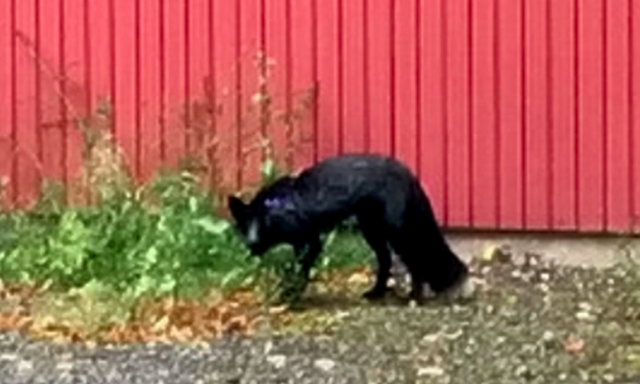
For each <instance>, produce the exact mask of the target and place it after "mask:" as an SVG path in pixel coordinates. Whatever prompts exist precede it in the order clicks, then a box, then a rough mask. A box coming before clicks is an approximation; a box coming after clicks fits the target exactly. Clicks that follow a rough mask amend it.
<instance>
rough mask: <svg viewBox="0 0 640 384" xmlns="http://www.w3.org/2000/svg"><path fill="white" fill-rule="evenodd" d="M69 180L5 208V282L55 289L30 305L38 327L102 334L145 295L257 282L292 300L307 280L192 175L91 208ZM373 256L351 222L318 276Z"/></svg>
mask: <svg viewBox="0 0 640 384" xmlns="http://www.w3.org/2000/svg"><path fill="white" fill-rule="evenodd" d="M274 177H277V170H275V169H274V168H271V167H265V169H263V182H268V181H269V180H270V179H272V178H274ZM61 188H62V187H61V186H60V185H57V184H50V185H49V189H47V190H46V191H44V192H43V193H42V195H41V199H40V201H38V203H37V204H36V205H35V207H34V208H33V209H31V210H25V211H18V210H15V211H12V212H4V213H1V214H0V282H4V283H5V284H7V285H9V286H36V287H43V286H44V287H45V289H42V290H43V291H46V294H43V295H38V296H37V300H36V301H34V302H33V303H31V305H30V309H29V312H30V315H31V316H34V318H35V320H34V321H35V323H36V328H46V327H50V326H51V325H52V324H53V323H55V324H57V325H58V326H62V325H64V326H65V327H67V328H73V327H76V326H77V327H79V326H80V325H79V323H78V322H80V323H83V324H84V326H83V328H84V329H86V330H87V332H89V333H92V332H95V331H97V330H98V329H100V327H103V326H104V325H105V324H123V323H126V322H127V321H128V320H130V318H131V317H132V314H133V313H134V312H135V311H136V308H137V307H138V306H139V305H140V303H142V302H143V301H144V302H149V300H156V301H160V300H164V299H166V298H175V299H177V300H182V299H199V298H204V297H206V295H209V294H210V293H211V292H212V291H214V292H221V293H223V294H231V293H232V292H234V291H239V290H246V289H249V290H251V291H253V292H255V294H256V295H257V296H259V297H261V300H262V301H272V300H273V299H274V298H275V299H276V301H279V302H280V303H282V302H284V303H291V302H292V301H295V300H296V298H298V297H299V296H300V295H301V294H302V292H303V291H304V288H306V285H307V282H306V281H303V279H301V278H300V277H301V276H300V274H299V273H298V272H299V269H298V264H297V262H296V260H295V257H294V255H293V251H292V249H290V247H288V246H280V247H277V248H275V249H273V250H271V251H270V252H268V253H267V254H266V255H265V256H264V257H262V258H256V257H252V256H250V255H249V253H248V251H247V249H246V248H245V247H244V245H243V244H241V242H240V240H239V238H238V236H237V235H236V233H235V232H234V230H233V228H232V224H231V222H230V221H228V220H227V219H225V218H223V217H221V216H219V215H218V214H217V213H216V212H218V210H217V207H216V206H215V205H214V203H213V202H214V201H215V199H213V198H212V196H211V195H210V194H209V193H207V192H205V191H203V189H202V188H200V183H199V180H198V179H197V178H196V177H195V176H194V175H193V174H191V173H188V172H173V173H164V174H160V175H159V176H158V177H157V178H156V179H154V180H152V181H151V182H149V183H148V184H146V185H143V186H142V187H140V188H138V189H133V188H131V187H127V188H119V189H112V190H111V193H109V194H102V196H101V198H100V199H98V201H96V202H95V203H94V204H93V205H91V206H84V207H80V206H70V205H67V204H66V203H65V202H64V195H65V193H64V190H61ZM370 257H371V255H370V251H369V249H368V248H367V247H366V245H365V244H364V241H363V240H362V239H361V238H360V236H359V235H358V234H357V233H356V232H354V231H353V228H352V227H349V226H348V225H347V226H343V227H341V228H340V229H338V230H336V231H334V232H332V233H331V234H329V235H328V237H327V238H326V240H325V251H324V252H323V254H322V255H321V258H320V259H319V260H318V262H317V264H316V268H314V270H313V271H312V277H313V276H316V275H317V274H318V273H324V272H327V271H331V270H335V269H342V268H347V267H353V266H357V265H362V264H363V263H368V262H369V258H370ZM45 323H46V324H45ZM43 324H44V325H43Z"/></svg>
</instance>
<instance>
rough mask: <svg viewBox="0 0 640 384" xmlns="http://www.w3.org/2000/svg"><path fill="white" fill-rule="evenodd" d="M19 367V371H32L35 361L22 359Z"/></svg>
mask: <svg viewBox="0 0 640 384" xmlns="http://www.w3.org/2000/svg"><path fill="white" fill-rule="evenodd" d="M17 368H18V371H19V372H24V371H31V370H32V369H33V362H31V361H29V360H20V361H19V362H18V365H17Z"/></svg>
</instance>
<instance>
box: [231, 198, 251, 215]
mask: <svg viewBox="0 0 640 384" xmlns="http://www.w3.org/2000/svg"><path fill="white" fill-rule="evenodd" d="M228 204H229V210H230V211H231V215H232V216H233V218H234V219H235V220H236V221H243V220H244V219H245V216H246V211H247V205H246V204H245V203H244V202H243V201H242V200H240V199H239V198H237V197H235V196H229V198H228Z"/></svg>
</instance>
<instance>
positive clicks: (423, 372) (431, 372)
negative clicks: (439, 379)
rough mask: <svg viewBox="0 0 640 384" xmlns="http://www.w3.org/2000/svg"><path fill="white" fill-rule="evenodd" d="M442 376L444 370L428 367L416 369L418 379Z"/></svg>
mask: <svg viewBox="0 0 640 384" xmlns="http://www.w3.org/2000/svg"><path fill="white" fill-rule="evenodd" d="M442 375H444V369H442V368H440V367H436V366H430V367H421V368H419V369H418V376H420V377H424V376H431V377H436V376H442Z"/></svg>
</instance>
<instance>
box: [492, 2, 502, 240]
mask: <svg viewBox="0 0 640 384" xmlns="http://www.w3.org/2000/svg"><path fill="white" fill-rule="evenodd" d="M499 6H500V1H499V0H494V1H493V109H494V116H495V121H494V124H495V126H494V130H495V131H494V133H495V134H494V140H495V143H494V145H495V151H496V152H495V153H496V156H495V164H494V167H495V191H496V194H495V197H496V201H495V207H496V217H495V223H496V227H497V228H500V227H501V226H502V215H501V210H502V203H501V195H502V193H501V184H502V178H501V177H500V173H501V172H500V165H501V162H502V156H501V150H500V148H501V141H502V135H501V130H502V123H501V119H500V113H501V108H500V84H501V81H502V78H501V76H500V44H501V41H500V40H501V39H500V20H501V18H500V7H499Z"/></svg>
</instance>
